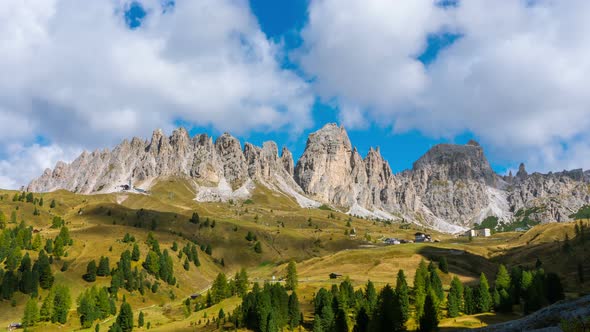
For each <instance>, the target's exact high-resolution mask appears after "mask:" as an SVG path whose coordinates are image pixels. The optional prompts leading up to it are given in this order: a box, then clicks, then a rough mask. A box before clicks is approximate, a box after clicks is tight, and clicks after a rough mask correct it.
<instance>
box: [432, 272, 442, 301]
mask: <svg viewBox="0 0 590 332" xmlns="http://www.w3.org/2000/svg"><path fill="white" fill-rule="evenodd" d="M430 289H431V290H432V291H434V294H435V295H436V297H437V299H436V300H438V301H442V300H443V299H444V297H445V293H444V291H443V286H442V281H441V280H440V277H439V276H438V272H437V271H436V269H433V270H432V271H430Z"/></svg>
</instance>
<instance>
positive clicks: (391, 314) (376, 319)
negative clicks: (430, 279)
mask: <svg viewBox="0 0 590 332" xmlns="http://www.w3.org/2000/svg"><path fill="white" fill-rule="evenodd" d="M404 323H405V322H402V321H401V310H400V307H399V303H398V301H397V297H396V294H395V292H394V290H393V289H392V288H391V286H390V285H389V284H387V285H385V287H383V289H381V292H380V293H379V301H378V304H377V307H376V308H375V311H374V312H373V316H372V319H371V323H370V328H371V330H373V331H384V330H386V329H389V330H393V331H401V330H403V329H404Z"/></svg>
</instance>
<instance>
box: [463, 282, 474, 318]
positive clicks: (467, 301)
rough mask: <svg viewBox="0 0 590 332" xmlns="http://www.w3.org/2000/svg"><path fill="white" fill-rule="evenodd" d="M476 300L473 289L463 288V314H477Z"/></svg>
mask: <svg viewBox="0 0 590 332" xmlns="http://www.w3.org/2000/svg"><path fill="white" fill-rule="evenodd" d="M474 300H475V299H474V298H473V289H472V288H471V287H469V286H465V287H464V288H463V312H465V314H467V315H472V314H474V313H475V312H476V308H475V301H474Z"/></svg>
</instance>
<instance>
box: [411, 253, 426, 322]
mask: <svg viewBox="0 0 590 332" xmlns="http://www.w3.org/2000/svg"><path fill="white" fill-rule="evenodd" d="M428 279H429V276H428V269H427V267H426V262H425V261H424V259H422V260H421V261H420V264H419V265H418V268H417V269H416V274H415V275H414V305H415V307H416V308H415V309H416V310H415V311H416V318H417V319H418V318H420V317H421V316H422V312H423V310H424V300H425V299H426V292H427V289H428V285H427V284H428V283H429V280H428Z"/></svg>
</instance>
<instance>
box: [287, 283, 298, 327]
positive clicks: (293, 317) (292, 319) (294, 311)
mask: <svg viewBox="0 0 590 332" xmlns="http://www.w3.org/2000/svg"><path fill="white" fill-rule="evenodd" d="M288 306H289V327H290V328H291V329H294V328H296V327H297V326H299V323H300V321H299V320H300V318H301V311H300V310H299V299H297V294H296V293H295V292H292V293H291V295H289V304H288Z"/></svg>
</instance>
